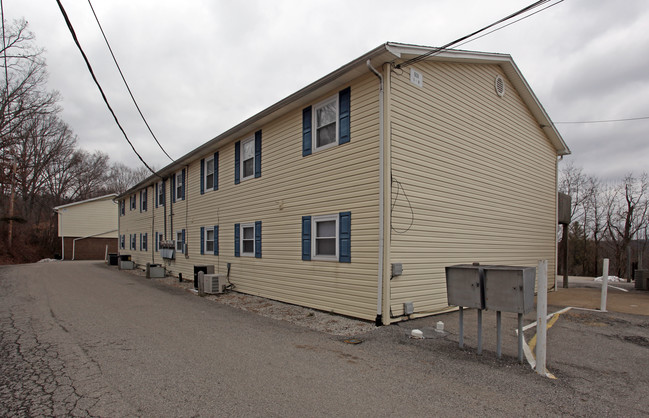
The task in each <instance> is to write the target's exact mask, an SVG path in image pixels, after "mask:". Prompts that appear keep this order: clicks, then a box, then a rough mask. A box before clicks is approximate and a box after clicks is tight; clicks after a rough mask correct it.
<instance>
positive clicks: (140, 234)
mask: <svg viewBox="0 0 649 418" xmlns="http://www.w3.org/2000/svg"><path fill="white" fill-rule="evenodd" d="M140 251H142V234H140Z"/></svg>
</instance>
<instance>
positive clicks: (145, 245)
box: [140, 232, 149, 251]
mask: <svg viewBox="0 0 649 418" xmlns="http://www.w3.org/2000/svg"><path fill="white" fill-rule="evenodd" d="M140 240H142V244H141V245H142V249H141V250H140V251H149V248H148V244H149V240H148V234H147V233H146V232H145V233H144V234H142V238H140Z"/></svg>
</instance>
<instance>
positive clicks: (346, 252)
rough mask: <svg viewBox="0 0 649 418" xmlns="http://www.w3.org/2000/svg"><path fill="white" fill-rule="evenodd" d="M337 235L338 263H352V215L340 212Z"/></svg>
mask: <svg viewBox="0 0 649 418" xmlns="http://www.w3.org/2000/svg"><path fill="white" fill-rule="evenodd" d="M339 217H340V218H339V220H338V224H339V234H338V240H339V243H338V250H339V256H338V261H340V262H341V263H351V262H352V248H351V235H352V213H351V212H340V214H339Z"/></svg>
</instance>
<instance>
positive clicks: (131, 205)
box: [129, 194, 137, 210]
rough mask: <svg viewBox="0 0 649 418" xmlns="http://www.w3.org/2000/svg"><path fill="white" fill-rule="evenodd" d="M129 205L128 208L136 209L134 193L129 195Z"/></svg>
mask: <svg viewBox="0 0 649 418" xmlns="http://www.w3.org/2000/svg"><path fill="white" fill-rule="evenodd" d="M129 206H130V207H129V210H135V209H137V195H136V194H134V195H132V196H131V202H130V205H129Z"/></svg>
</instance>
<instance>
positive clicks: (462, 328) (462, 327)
mask: <svg viewBox="0 0 649 418" xmlns="http://www.w3.org/2000/svg"><path fill="white" fill-rule="evenodd" d="M460 348H464V308H463V307H462V306H460Z"/></svg>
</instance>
